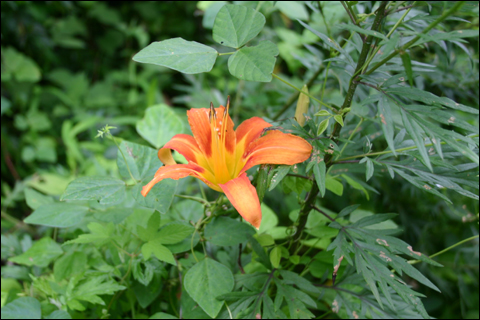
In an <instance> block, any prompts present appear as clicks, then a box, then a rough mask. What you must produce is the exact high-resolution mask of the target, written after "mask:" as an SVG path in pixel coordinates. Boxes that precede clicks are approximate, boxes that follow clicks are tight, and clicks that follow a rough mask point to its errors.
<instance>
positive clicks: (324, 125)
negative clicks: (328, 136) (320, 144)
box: [317, 117, 331, 136]
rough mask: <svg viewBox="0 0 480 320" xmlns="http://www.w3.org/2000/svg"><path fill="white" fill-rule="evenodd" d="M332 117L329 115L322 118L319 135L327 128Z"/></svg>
mask: <svg viewBox="0 0 480 320" xmlns="http://www.w3.org/2000/svg"><path fill="white" fill-rule="evenodd" d="M330 118H331V117H328V118H327V119H324V120H322V122H320V125H319V126H318V130H317V136H319V135H321V134H322V133H323V132H324V131H325V130H327V128H328V122H329V121H330Z"/></svg>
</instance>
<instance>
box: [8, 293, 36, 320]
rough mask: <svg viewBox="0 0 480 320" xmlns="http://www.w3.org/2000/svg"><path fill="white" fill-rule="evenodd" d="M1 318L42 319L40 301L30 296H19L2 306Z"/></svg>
mask: <svg viewBox="0 0 480 320" xmlns="http://www.w3.org/2000/svg"><path fill="white" fill-rule="evenodd" d="M2 319H42V310H41V307H40V302H38V300H37V299H35V298H32V297H21V298H18V299H16V300H14V301H13V302H10V303H9V304H7V305H6V306H5V307H3V308H2Z"/></svg>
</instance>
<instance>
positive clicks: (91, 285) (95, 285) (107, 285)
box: [72, 276, 126, 305]
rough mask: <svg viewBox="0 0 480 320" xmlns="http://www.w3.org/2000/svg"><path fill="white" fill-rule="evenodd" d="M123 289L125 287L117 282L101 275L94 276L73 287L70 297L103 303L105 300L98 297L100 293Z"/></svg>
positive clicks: (108, 293)
mask: <svg viewBox="0 0 480 320" xmlns="http://www.w3.org/2000/svg"><path fill="white" fill-rule="evenodd" d="M124 289H126V287H124V286H121V285H119V284H117V283H116V282H115V281H114V280H112V279H108V280H107V279H106V278H105V277H103V276H96V277H92V278H89V279H88V280H86V281H84V282H83V283H81V284H79V285H78V286H77V287H75V289H74V291H73V294H72V299H76V300H81V301H87V302H90V303H93V304H100V305H105V302H104V301H103V300H102V299H101V298H100V297H99V296H100V295H112V294H114V293H115V292H116V291H119V290H124Z"/></svg>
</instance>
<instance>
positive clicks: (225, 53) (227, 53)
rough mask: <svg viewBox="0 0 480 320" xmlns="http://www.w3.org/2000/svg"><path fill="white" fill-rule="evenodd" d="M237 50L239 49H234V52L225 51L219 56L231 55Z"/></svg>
mask: <svg viewBox="0 0 480 320" xmlns="http://www.w3.org/2000/svg"><path fill="white" fill-rule="evenodd" d="M235 52H237V51H234V52H224V53H219V54H218V56H229V55H231V54H234V53H235Z"/></svg>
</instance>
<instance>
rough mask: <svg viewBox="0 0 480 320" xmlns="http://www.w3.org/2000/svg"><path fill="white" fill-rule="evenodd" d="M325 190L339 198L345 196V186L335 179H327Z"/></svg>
mask: <svg viewBox="0 0 480 320" xmlns="http://www.w3.org/2000/svg"><path fill="white" fill-rule="evenodd" d="M325 188H326V189H327V190H330V191H332V192H333V193H335V194H336V195H337V196H342V194H343V184H342V183H341V182H339V181H337V180H336V179H335V178H332V177H328V178H326V179H325Z"/></svg>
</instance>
